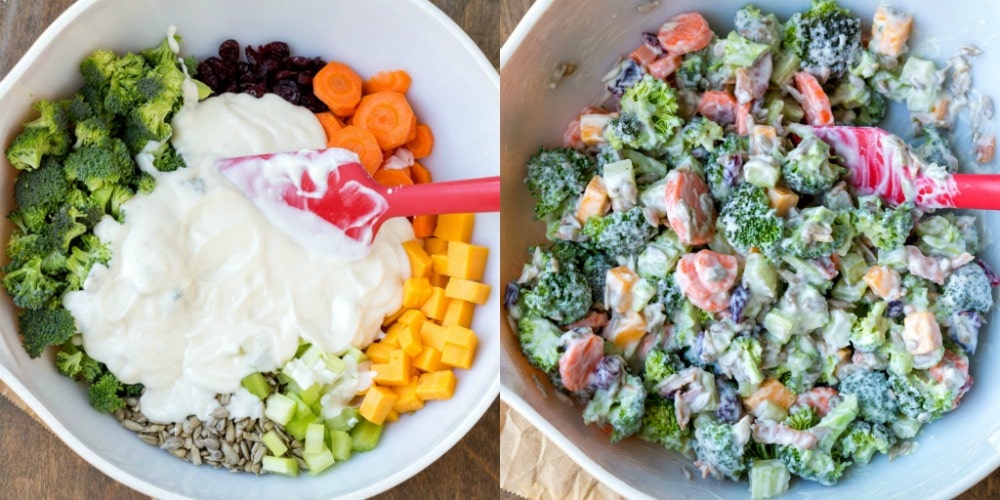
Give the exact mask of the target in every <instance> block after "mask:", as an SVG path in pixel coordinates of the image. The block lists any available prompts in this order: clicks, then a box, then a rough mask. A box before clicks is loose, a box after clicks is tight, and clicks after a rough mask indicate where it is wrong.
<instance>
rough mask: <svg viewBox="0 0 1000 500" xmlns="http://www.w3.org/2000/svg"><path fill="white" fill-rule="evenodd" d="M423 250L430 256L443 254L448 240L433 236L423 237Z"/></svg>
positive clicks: (445, 252)
mask: <svg viewBox="0 0 1000 500" xmlns="http://www.w3.org/2000/svg"><path fill="white" fill-rule="evenodd" d="M424 250H425V251H427V253H429V254H431V256H432V257H433V256H435V255H445V254H447V253H448V240H443V239H441V238H433V237H432V238H425V239H424Z"/></svg>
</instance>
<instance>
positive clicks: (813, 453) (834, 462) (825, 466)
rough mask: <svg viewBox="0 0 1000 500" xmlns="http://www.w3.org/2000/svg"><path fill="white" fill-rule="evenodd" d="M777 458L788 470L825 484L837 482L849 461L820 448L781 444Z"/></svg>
mask: <svg viewBox="0 0 1000 500" xmlns="http://www.w3.org/2000/svg"><path fill="white" fill-rule="evenodd" d="M778 458H780V459H781V461H782V462H783V463H784V464H785V467H787V468H788V472H791V473H792V474H795V475H796V476H799V477H801V478H802V479H806V480H808V481H816V482H818V483H820V484H823V485H826V486H832V485H834V484H837V481H839V480H840V477H841V476H842V475H844V469H845V468H847V466H849V465H850V462H843V461H841V460H839V459H837V458H834V457H833V455H832V454H830V453H829V452H824V451H822V450H816V449H812V450H800V449H798V448H796V447H794V446H781V447H779V449H778Z"/></svg>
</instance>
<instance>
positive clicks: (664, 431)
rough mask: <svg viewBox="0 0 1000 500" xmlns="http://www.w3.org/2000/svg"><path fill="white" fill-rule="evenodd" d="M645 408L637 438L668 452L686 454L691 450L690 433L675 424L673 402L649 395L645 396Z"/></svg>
mask: <svg viewBox="0 0 1000 500" xmlns="http://www.w3.org/2000/svg"><path fill="white" fill-rule="evenodd" d="M645 406H646V408H645V411H644V412H643V415H642V428H641V429H640V430H639V438H641V439H644V440H646V441H649V442H652V443H660V444H662V445H663V446H664V447H665V448H666V449H668V450H674V451H679V452H681V453H685V454H686V453H688V451H689V450H690V449H691V431H690V430H689V429H687V428H684V429H682V428H681V426H680V424H679V423H678V422H677V412H676V410H675V408H674V403H673V401H670V400H669V399H665V398H663V397H661V396H660V395H658V394H649V395H647V396H646V402H645Z"/></svg>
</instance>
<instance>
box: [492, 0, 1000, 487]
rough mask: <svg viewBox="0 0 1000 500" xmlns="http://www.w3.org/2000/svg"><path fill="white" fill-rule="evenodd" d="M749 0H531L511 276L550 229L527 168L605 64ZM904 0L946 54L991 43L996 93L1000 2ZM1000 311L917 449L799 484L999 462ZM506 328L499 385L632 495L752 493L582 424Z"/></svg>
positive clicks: (515, 39)
mask: <svg viewBox="0 0 1000 500" xmlns="http://www.w3.org/2000/svg"><path fill="white" fill-rule="evenodd" d="M744 3H746V0H729V1H723V0H719V1H713V2H705V1H699V0H660V1H659V5H657V6H656V7H655V8H654V9H652V10H651V11H649V12H646V13H640V12H638V11H637V10H636V5H637V4H639V2H637V1H632V2H622V1H619V0H606V1H598V0H592V1H588V2H581V1H578V0H538V1H537V2H536V3H535V4H534V5H533V6H532V8H531V10H529V12H528V13H527V15H526V16H525V17H524V19H523V20H522V21H521V23H520V24H519V25H518V26H517V28H516V29H515V31H514V33H513V34H512V35H511V36H510V39H509V40H508V41H507V42H506V44H505V45H504V46H503V48H501V50H500V80H501V89H500V94H501V104H502V108H501V111H500V133H501V137H502V152H501V165H502V169H503V174H502V175H503V177H504V184H503V195H504V196H503V207H502V212H503V229H502V231H503V232H502V236H501V237H502V239H503V242H504V254H503V257H502V259H501V272H500V275H501V277H502V279H503V282H504V283H506V282H508V281H510V280H513V279H516V278H517V276H518V275H519V274H520V270H521V266H522V264H523V262H524V259H525V257H526V255H527V254H526V252H525V249H527V248H528V247H529V246H531V245H534V244H538V243H539V242H541V241H543V240H544V228H543V227H542V224H540V223H534V222H532V212H531V210H532V206H533V201H532V199H531V196H530V194H529V193H528V191H527V189H526V188H525V187H524V184H523V183H522V182H521V180H522V179H523V178H524V173H525V170H524V163H525V161H526V160H527V159H528V157H529V156H530V155H531V154H532V153H534V152H535V151H536V150H537V149H538V147H539V146H540V145H558V144H559V143H560V142H561V140H562V133H563V130H564V128H565V126H566V124H567V123H568V122H569V120H571V119H572V118H573V117H574V116H576V114H577V113H579V111H580V109H582V108H583V107H584V106H586V105H588V104H591V103H596V102H598V101H599V100H600V99H601V97H602V96H603V95H604V91H603V89H602V85H601V83H600V80H601V76H602V75H604V74H605V73H606V72H607V71H608V69H610V68H611V66H612V64H613V63H614V62H615V61H616V60H617V59H618V57H620V56H621V55H623V54H627V53H628V52H629V51H631V50H632V49H633V48H635V46H636V45H637V44H638V35H639V33H640V32H642V31H653V32H655V31H656V30H657V29H658V28H659V26H660V25H661V24H662V23H663V22H664V21H666V20H667V19H669V18H670V17H672V16H673V15H675V14H677V13H680V12H686V11H692V10H697V11H700V12H702V13H703V14H704V15H705V17H706V18H707V19H708V20H709V22H710V23H711V25H712V27H713V28H714V29H715V31H716V33H722V34H724V33H726V32H728V31H729V30H731V29H732V19H733V15H734V14H735V12H736V10H737V9H738V8H739V7H740V6H741V5H743V4H744ZM754 3H756V4H757V5H758V6H760V7H761V8H762V9H763V10H765V11H773V12H776V13H777V14H778V16H779V18H781V19H783V20H784V19H787V17H788V16H789V15H790V14H791V13H793V12H795V11H798V10H804V9H806V8H808V5H809V1H808V0H795V1H786V0H758V1H755V2H754ZM877 3H878V2H873V1H866V0H840V4H841V5H843V6H845V7H848V8H850V9H851V10H853V11H854V12H855V13H857V14H858V15H860V16H861V18H862V19H863V20H867V22H866V23H865V25H864V27H865V29H870V26H871V24H870V19H871V15H872V13H873V12H874V9H875V6H876V5H877ZM897 3H898V4H899V5H898V6H899V7H901V8H903V9H905V10H907V11H909V12H912V13H913V14H914V17H915V23H914V36H913V38H912V39H911V43H910V47H911V51H912V53H914V54H917V55H920V56H923V57H930V58H933V59H935V60H936V61H937V62H938V64H939V65H940V64H943V62H944V60H945V59H947V57H948V56H949V55H951V54H952V53H953V52H954V51H955V50H957V49H958V48H960V47H961V46H963V45H965V44H970V43H971V44H975V45H977V46H979V47H981V48H982V49H984V51H985V52H984V54H983V55H982V56H980V57H978V58H976V59H975V61H974V63H973V64H974V71H973V85H974V87H975V88H977V89H979V90H980V91H981V92H983V93H985V94H986V95H992V96H993V97H994V98H1000V91H998V88H1000V87H998V86H997V85H996V84H995V82H996V81H997V77H998V76H1000V48H998V47H1000V45H998V43H997V41H998V36H1000V35H998V34H997V33H998V32H997V31H996V30H995V29H993V28H992V27H990V25H989V24H988V22H989V21H987V20H990V19H998V17H997V16H998V14H1000V2H975V3H974V4H973V3H971V2H940V1H936V0H907V1H905V2H903V1H900V2H897ZM564 61H565V62H573V63H575V64H576V65H577V67H576V71H575V72H574V73H573V74H572V75H571V76H569V77H568V78H566V79H565V80H564V81H563V82H562V83H560V84H559V86H558V87H557V88H556V89H554V90H550V89H548V88H547V86H548V80H549V76H550V74H551V73H552V70H553V68H555V67H556V65H557V64H559V63H561V62H564ZM893 111H895V116H896V117H897V118H901V119H900V120H898V121H894V122H892V123H891V124H890V128H893V129H895V130H899V127H898V126H896V125H900V124H901V123H902V122H903V121H904V120H905V118H902V115H900V113H899V111H901V110H893ZM890 113H891V114H892V113H893V112H892V111H891V112H890ZM960 132H961V131H960ZM960 135H961V134H960ZM967 145H968V138H967V137H966V138H965V142H962V140H961V139H960V140H959V148H960V149H961V148H965V147H966V146H967ZM980 222H981V227H982V228H986V231H985V233H986V238H985V241H986V244H985V245H986V248H985V250H984V251H983V252H982V253H981V255H983V256H984V257H985V260H986V261H987V262H989V263H990V264H992V265H993V266H994V268H995V269H996V268H998V264H1000V246H998V245H997V244H996V242H995V240H994V238H993V237H992V235H991V234H990V230H989V229H988V228H995V227H1000V214H997V213H984V214H982V218H981V220H980ZM998 311H1000V307H994V308H993V311H992V319H991V320H990V322H989V324H988V325H987V326H985V327H984V328H983V330H982V332H981V333H980V337H979V338H980V344H979V350H978V351H977V352H976V354H975V356H974V357H973V360H972V374H973V376H974V377H975V379H976V385H975V386H974V387H973V389H972V391H971V392H970V393H969V394H968V395H966V396H965V398H964V399H963V400H962V405H961V406H960V407H959V408H958V409H957V410H956V411H955V412H954V413H951V414H948V415H946V416H945V418H944V419H942V420H940V421H937V422H934V423H933V424H931V425H929V426H927V427H926V428H924V429H922V430H921V432H920V436H919V440H918V441H919V446H918V448H917V450H916V452H915V453H913V454H911V455H909V456H904V457H899V458H897V459H896V460H895V461H893V462H892V463H891V464H890V463H889V461H888V460H887V458H886V457H885V456H879V457H878V458H876V459H875V460H873V462H872V463H871V464H870V465H868V466H867V467H857V468H852V469H850V471H849V473H848V474H846V475H845V477H844V478H843V479H842V480H841V481H840V483H838V485H837V486H836V487H835V488H826V487H823V486H820V485H818V484H816V483H810V482H808V481H795V482H794V484H793V486H792V488H791V491H790V493H789V494H788V498H813V497H817V496H820V495H824V496H825V495H830V496H836V497H838V498H871V497H878V498H948V497H953V496H955V495H957V494H958V493H960V492H962V491H964V490H965V489H967V488H969V487H970V486H972V485H973V484H975V483H976V482H977V481H979V480H980V479H982V478H983V477H985V476H986V475H987V474H989V473H990V472H991V471H992V470H994V469H995V468H996V467H997V466H998V465H1000V419H997V417H996V406H995V402H996V401H997V400H998V399H1000V345H998V342H997V341H996V340H994V339H992V338H991V337H993V336H994V335H996V334H998V333H1000V320H998V317H997V316H998V314H1000V312H998ZM502 329H503V338H502V340H501V343H502V345H503V352H502V354H501V375H500V377H501V380H502V385H501V388H500V397H501V398H502V399H503V400H504V402H506V403H507V404H509V405H510V406H511V407H513V408H514V409H515V410H517V411H518V412H519V413H520V414H522V415H524V416H525V417H526V418H527V419H528V420H529V421H530V422H531V423H533V424H534V425H535V426H536V427H538V428H540V429H541V430H542V431H543V432H544V433H545V434H546V436H548V437H549V438H550V439H551V440H552V441H554V442H555V443H556V444H557V445H558V446H559V447H560V448H562V449H563V451H565V452H566V453H567V454H568V455H569V456H570V457H572V458H573V459H574V460H576V461H577V462H578V463H579V464H580V465H581V466H583V468H584V469H586V470H587V471H588V472H590V473H591V474H593V475H594V476H596V477H597V478H598V479H599V480H601V481H602V482H604V483H605V484H608V485H609V486H611V487H612V488H614V489H615V490H617V491H619V492H621V493H622V494H624V495H627V496H629V497H655V498H664V497H670V498H686V497H691V498H733V497H741V496H747V495H748V493H747V491H748V490H747V485H746V483H745V482H743V483H735V482H732V481H718V480H715V479H711V478H709V479H705V480H701V479H688V476H687V475H686V473H685V472H684V469H687V473H690V474H693V475H694V476H696V477H697V476H698V474H697V471H696V470H695V468H694V467H691V466H690V460H688V459H687V458H685V457H683V456H681V455H679V454H675V453H668V452H665V451H664V450H663V449H662V447H659V446H657V445H653V444H650V443H646V442H644V441H641V440H639V439H629V440H626V441H624V442H621V443H619V444H617V445H611V444H610V443H609V442H608V437H607V435H606V434H604V433H602V432H600V431H598V430H597V429H596V428H594V427H587V426H584V425H583V419H582V418H581V416H580V412H581V408H579V407H574V406H572V405H570V404H568V403H566V402H565V400H564V399H563V398H559V397H556V396H555V395H554V394H555V393H554V392H553V390H552V388H551V385H548V383H547V382H545V383H542V384H539V383H537V382H536V381H535V378H536V377H535V376H534V374H535V373H536V372H535V371H533V370H532V369H531V367H530V366H529V365H528V363H527V362H526V361H525V359H524V357H523V356H522V355H521V353H520V351H519V348H518V344H517V340H516V339H515V338H514V336H513V335H512V334H511V331H510V328H508V326H507V325H506V324H504V325H502ZM537 378H538V379H543V378H544V377H543V376H541V375H539V376H538V377H537Z"/></svg>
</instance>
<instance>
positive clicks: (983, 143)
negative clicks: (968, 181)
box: [976, 135, 997, 163]
mask: <svg viewBox="0 0 1000 500" xmlns="http://www.w3.org/2000/svg"><path fill="white" fill-rule="evenodd" d="M996 148H997V138H996V136H993V135H990V136H986V137H981V138H980V139H979V140H978V141H976V163H989V162H991V161H993V155H994V153H996Z"/></svg>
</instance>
